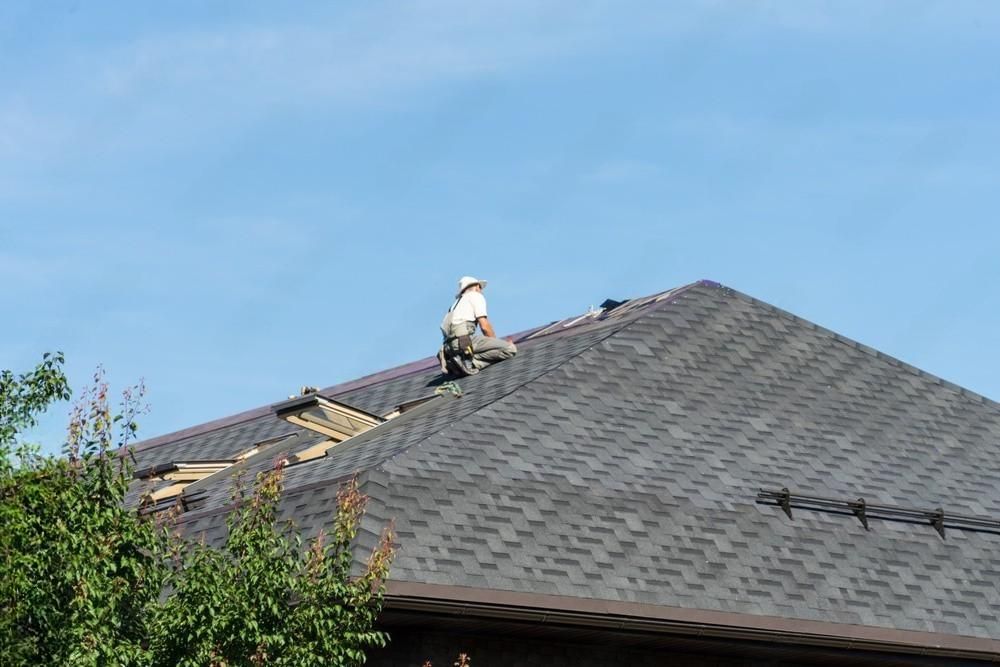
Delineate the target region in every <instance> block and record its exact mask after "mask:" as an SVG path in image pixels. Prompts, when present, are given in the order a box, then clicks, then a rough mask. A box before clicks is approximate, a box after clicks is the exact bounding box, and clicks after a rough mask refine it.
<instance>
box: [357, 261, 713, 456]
mask: <svg viewBox="0 0 1000 667" xmlns="http://www.w3.org/2000/svg"><path fill="white" fill-rule="evenodd" d="M702 285H705V286H710V287H711V286H715V287H721V285H720V284H719V283H715V282H712V281H709V280H699V281H697V282H694V283H689V284H687V285H682V286H681V287H677V288H674V289H673V290H671V291H672V292H673V293H672V294H670V296H669V297H667V298H665V299H663V301H662V303H655V304H654V305H652V306H650V307H649V308H648V309H646V310H642V311H639V312H638V313H637V314H636V316H635V317H632V318H631V319H625V320H623V321H622V322H621V325H620V326H618V327H609V332H608V334H607V335H605V336H601V337H600V338H598V339H597V340H595V341H594V342H593V343H591V344H590V345H588V346H587V347H585V348H583V349H582V350H580V351H579V352H576V353H574V354H571V355H569V356H568V357H566V358H565V359H563V360H562V361H560V362H559V363H557V364H555V365H554V366H552V367H551V368H548V369H546V370H544V371H542V372H541V373H539V374H538V375H535V376H534V377H532V378H531V379H529V380H525V381H524V382H522V383H521V384H519V385H517V386H516V387H514V388H513V389H511V390H510V391H508V392H506V393H504V394H502V395H500V396H498V397H497V398H495V399H493V400H492V401H490V402H488V403H484V404H483V405H480V406H479V407H478V408H475V409H474V410H472V411H470V412H468V413H466V414H464V415H462V416H461V417H459V418H458V419H455V420H453V421H450V422H448V423H447V424H444V425H443V426H441V428H439V429H436V430H434V431H432V432H430V433H428V434H427V435H425V436H423V437H422V438H420V440H417V441H416V442H414V443H413V444H412V445H410V446H409V447H407V448H405V449H403V450H401V451H399V452H397V453H395V454H393V455H392V456H388V457H386V458H384V459H382V460H381V461H380V462H379V463H378V464H376V465H373V466H372V467H371V468H368V469H367V470H373V469H374V470H381V469H382V467H383V466H385V464H386V463H388V462H389V461H394V460H396V459H397V458H399V457H401V456H405V455H406V454H408V453H409V452H411V451H413V449H414V448H415V447H419V446H420V445H421V444H423V443H424V442H426V441H427V440H429V439H430V438H431V437H432V436H435V435H437V434H438V433H441V432H442V431H445V430H447V429H449V428H451V427H452V426H454V425H455V424H456V423H457V422H458V421H461V420H463V419H466V418H468V417H470V416H472V415H474V414H476V413H477V412H479V411H480V410H483V409H485V408H487V407H490V406H492V405H493V404H495V403H499V402H500V401H502V400H504V399H505V398H507V397H508V396H510V395H511V394H513V393H515V392H517V391H519V390H521V389H523V388H524V387H526V386H527V385H529V384H531V383H533V382H536V381H537V380H539V379H540V378H542V377H545V376H546V375H548V374H549V373H552V372H553V371H555V370H558V369H559V368H562V367H563V366H564V365H566V364H567V363H569V362H570V361H572V360H574V359H576V358H578V357H580V356H581V355H583V354H586V353H587V352H590V351H591V350H593V349H594V348H595V347H597V346H598V345H600V344H601V343H603V342H604V341H606V340H608V339H609V338H612V337H613V336H616V335H618V334H619V333H621V332H622V331H624V330H626V329H628V328H629V327H631V326H632V325H633V324H635V323H636V322H638V321H639V320H641V319H643V318H644V317H645V316H646V315H647V314H649V313H650V312H652V311H654V310H659V309H660V308H661V307H663V306H665V305H668V304H672V303H674V302H675V301H676V300H677V299H679V298H680V297H681V296H682V295H684V294H685V293H687V292H689V291H690V290H692V289H694V288H695V287H699V286H702Z"/></svg>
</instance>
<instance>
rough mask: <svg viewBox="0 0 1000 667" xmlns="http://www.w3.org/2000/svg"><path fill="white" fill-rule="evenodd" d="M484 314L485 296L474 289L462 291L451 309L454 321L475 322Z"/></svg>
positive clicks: (484, 315)
mask: <svg viewBox="0 0 1000 667" xmlns="http://www.w3.org/2000/svg"><path fill="white" fill-rule="evenodd" d="M486 316H487V315H486V297H485V296H483V293H482V292H476V291H474V290H470V291H468V292H466V293H464V294H463V295H462V298H461V299H459V300H458V303H457V304H456V305H455V307H454V308H453V309H452V311H451V317H452V319H453V320H454V321H455V322H475V321H476V320H478V319H479V318H480V317H486Z"/></svg>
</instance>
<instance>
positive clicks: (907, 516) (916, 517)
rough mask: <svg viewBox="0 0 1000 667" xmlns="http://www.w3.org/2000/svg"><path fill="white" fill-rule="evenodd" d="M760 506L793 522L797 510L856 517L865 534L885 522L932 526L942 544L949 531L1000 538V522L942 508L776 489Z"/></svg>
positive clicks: (764, 492) (764, 494) (765, 493)
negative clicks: (779, 511)
mask: <svg viewBox="0 0 1000 667" xmlns="http://www.w3.org/2000/svg"><path fill="white" fill-rule="evenodd" d="M757 503H758V504H760V505H770V506H772V507H780V508H781V509H782V510H783V511H784V512H785V514H786V515H788V518H789V519H791V518H792V508H793V507H795V508H797V509H803V510H809V511H810V512H820V513H823V514H836V515H841V516H853V517H856V518H857V519H858V521H860V522H861V525H862V526H864V527H865V530H870V526H869V521H871V520H873V519H878V520H881V521H893V522H896V523H909V524H915V525H920V526H927V525H930V526H931V527H932V528H934V530H936V531H937V534H938V535H939V536H940V537H941V539H942V540H943V539H945V531H946V530H947V529H949V528H954V529H956V530H967V531H971V532H976V533H991V534H993V535H1000V519H995V518H993V517H986V516H970V515H967V514H957V513H955V512H948V513H947V514H945V511H944V509H943V508H941V507H939V508H937V509H936V510H930V509H919V508H915V507H900V506H898V505H878V504H875V503H869V502H867V501H866V500H865V499H864V498H858V499H857V500H840V499H838V498H826V497H824V496H812V495H806V494H803V493H792V492H791V491H789V490H788V489H787V488H783V489H781V490H780V491H779V490H776V489H760V491H759V492H758V493H757Z"/></svg>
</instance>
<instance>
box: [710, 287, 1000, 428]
mask: <svg viewBox="0 0 1000 667" xmlns="http://www.w3.org/2000/svg"><path fill="white" fill-rule="evenodd" d="M697 284H699V285H704V286H705V287H714V288H718V289H721V290H724V291H727V292H729V293H731V294H733V295H734V296H736V297H737V298H740V299H743V300H744V301H746V302H748V303H751V304H754V305H758V306H761V307H763V308H766V309H769V310H771V311H773V312H774V313H776V314H777V315H780V316H782V317H785V318H788V319H790V320H792V321H794V322H796V323H799V324H804V325H806V326H808V327H809V328H811V329H814V330H816V331H819V332H822V333H823V334H826V335H828V336H830V337H831V338H832V339H833V340H835V341H837V342H838V343H841V344H843V345H847V346H848V347H853V348H856V349H858V350H860V351H861V352H864V353H865V354H867V355H868V356H871V357H875V358H876V359H881V360H882V361H885V362H888V363H889V364H891V365H893V366H897V367H899V368H900V369H901V370H904V371H906V372H907V373H910V374H911V375H916V376H917V377H920V378H923V379H926V380H929V381H930V382H931V383H933V384H937V385H940V386H941V387H944V388H945V389H949V390H951V391H954V392H956V393H957V394H959V395H961V396H964V397H966V398H969V399H972V400H974V401H977V402H979V403H983V404H985V405H992V406H994V407H997V408H1000V401H997V400H994V399H992V398H990V397H989V396H986V395H985V394H980V393H979V392H976V391H973V390H972V389H969V388H967V387H963V386H962V385H960V384H957V383H955V382H952V381H951V380H947V379H945V378H943V377H941V376H940V375H935V374H934V373H932V372H930V371H928V370H924V369H923V368H920V367H919V366H915V365H913V364H911V363H909V362H908V361H903V360H902V359H900V358H898V357H894V356H892V355H891V354H888V353H886V352H882V351H881V350H879V349H878V348H875V347H872V346H871V345H867V344H865V343H862V342H860V341H857V340H854V339H853V338H850V337H848V336H846V335H844V334H842V333H838V332H836V331H834V330H833V329H830V328H827V327H825V326H823V325H822V324H817V323H816V322H813V321H812V320H809V319H806V318H805V317H803V316H801V315H796V314H795V313H793V312H791V311H788V310H785V309H784V308H782V307H780V306H775V305H774V304H773V303H768V302H767V301H761V300H760V299H758V298H756V297H753V296H750V295H749V294H746V293H745V292H741V291H739V290H738V289H735V288H733V287H730V286H728V285H723V284H721V283H713V282H712V281H710V280H701V281H699V282H698V283H697Z"/></svg>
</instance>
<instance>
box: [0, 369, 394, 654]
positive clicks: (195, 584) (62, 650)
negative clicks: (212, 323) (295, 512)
mask: <svg viewBox="0 0 1000 667" xmlns="http://www.w3.org/2000/svg"><path fill="white" fill-rule="evenodd" d="M61 365H62V356H61V355H51V356H49V355H46V357H45V358H44V359H43V362H42V364H40V365H39V367H38V368H36V369H35V370H34V371H33V372H31V373H27V374H23V375H20V376H14V375H13V374H12V373H10V372H6V371H5V372H3V373H2V374H0V382H2V384H0V389H2V393H0V456H2V460H3V463H2V465H0V523H2V525H3V527H4V529H3V531H0V656H2V657H3V664H5V665H6V664H10V665H37V664H59V665H80V666H84V665H86V666H91V665H92V666H97V665H143V666H147V665H148V666H160V665H164V666H165V665H217V666H220V667H221V666H223V665H227V666H234V667H235V666H237V665H319V664H323V665H357V664H361V663H362V662H363V661H364V651H365V650H366V649H368V648H370V647H373V646H378V645H382V644H384V643H385V641H386V637H385V636H384V635H383V634H382V633H379V632H376V631H374V630H373V626H374V622H375V619H376V617H377V615H378V613H379V611H380V609H381V605H382V597H383V593H384V582H385V578H386V576H387V573H388V569H389V565H390V562H391V559H392V555H393V547H392V535H391V532H390V531H389V530H388V529H387V530H386V531H385V532H384V534H383V536H382V540H381V541H380V543H379V545H378V547H377V548H376V549H375V550H374V551H373V552H372V554H371V556H370V557H369V559H368V562H367V565H365V566H363V567H360V568H358V571H357V572H354V573H353V575H352V566H353V564H354V556H353V550H352V543H353V540H354V538H355V537H356V535H357V531H358V526H359V524H360V520H361V516H362V514H363V512H364V507H365V502H366V498H365V497H364V496H363V495H362V494H361V493H360V492H359V490H358V487H357V484H356V482H355V481H351V482H349V483H347V484H345V485H344V486H343V487H342V488H341V490H340V494H339V497H338V499H339V503H338V509H337V513H336V515H335V517H334V520H333V529H332V531H331V533H330V534H329V535H326V534H320V535H319V536H317V537H315V538H314V539H312V540H310V541H309V542H308V543H307V544H305V545H304V544H303V542H302V540H301V538H300V537H299V535H298V534H297V532H296V531H295V530H294V529H293V528H292V527H291V526H289V525H279V524H278V522H277V520H276V518H277V506H278V502H279V499H280V496H281V492H282V479H283V475H282V471H281V470H276V471H273V472H271V473H267V474H263V475H260V476H258V478H257V480H256V481H255V484H254V485H253V488H251V489H243V488H242V487H241V486H240V485H237V486H236V487H235V490H234V496H233V509H232V511H231V513H230V515H229V519H228V526H229V533H228V537H227V541H226V544H225V547H224V548H223V549H219V550H216V549H212V548H210V547H208V546H206V545H204V544H202V543H200V542H198V541H195V540H189V539H185V536H184V535H183V534H182V530H181V529H182V528H183V524H182V523H180V522H177V521H176V518H177V514H176V513H170V514H167V515H158V516H155V517H154V515H152V514H143V513H142V512H140V511H139V510H138V508H136V507H134V506H129V505H127V504H126V502H125V499H126V493H127V492H128V489H129V486H130V484H131V483H132V476H133V463H132V459H131V453H130V449H129V443H130V442H131V440H132V438H133V437H134V435H135V432H136V428H137V427H136V416H137V415H138V414H139V413H140V412H141V408H142V394H143V392H142V388H141V386H140V387H138V388H134V389H131V390H128V391H126V392H125V394H124V398H123V401H122V406H121V409H120V411H119V412H118V413H117V414H113V413H112V411H111V409H110V408H109V401H108V389H107V384H106V383H105V382H104V378H103V376H102V374H100V373H98V374H97V376H96V377H95V383H94V386H93V388H92V389H90V390H88V391H86V392H84V393H83V395H82V397H81V399H80V401H79V402H78V403H77V407H76V408H75V410H74V412H73V416H72V418H71V423H70V429H69V436H68V439H67V445H66V447H65V449H64V456H63V457H60V458H56V457H44V456H40V455H39V454H38V453H37V451H35V450H31V449H30V448H26V447H24V446H22V445H20V444H18V437H19V434H20V433H21V432H22V431H23V430H24V429H25V428H29V427H30V426H32V425H33V424H34V423H36V421H37V416H38V415H39V414H40V413H41V412H42V411H43V410H44V409H45V408H46V407H48V406H49V405H51V403H52V402H53V401H55V400H60V399H64V398H66V397H67V396H68V393H69V392H68V384H67V382H66V378H65V376H64V375H63V373H62V369H61Z"/></svg>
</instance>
